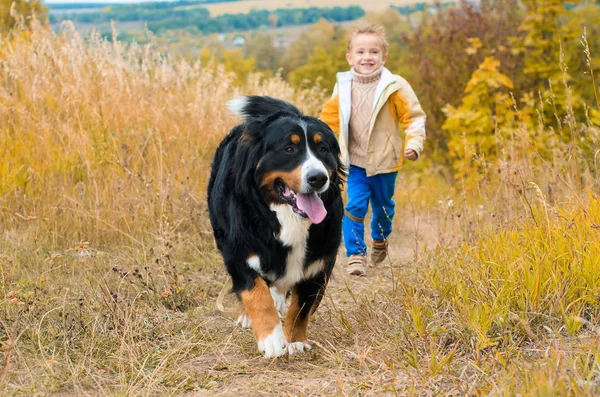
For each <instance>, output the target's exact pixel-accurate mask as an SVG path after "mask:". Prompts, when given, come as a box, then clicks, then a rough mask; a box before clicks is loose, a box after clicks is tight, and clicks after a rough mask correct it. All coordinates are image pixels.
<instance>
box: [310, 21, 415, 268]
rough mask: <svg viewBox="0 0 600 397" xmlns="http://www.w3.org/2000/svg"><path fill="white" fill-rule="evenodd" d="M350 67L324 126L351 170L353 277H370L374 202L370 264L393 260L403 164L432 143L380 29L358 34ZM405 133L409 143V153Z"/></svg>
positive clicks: (348, 227)
mask: <svg viewBox="0 0 600 397" xmlns="http://www.w3.org/2000/svg"><path fill="white" fill-rule="evenodd" d="M347 51H348V52H347V54H346V60H347V61H348V64H350V66H351V67H352V68H351V70H350V71H348V72H341V73H338V74H337V84H336V86H335V88H334V89H333V96H332V97H331V99H330V100H329V101H328V102H327V103H325V105H324V106H323V111H322V112H321V116H320V118H321V120H323V121H324V122H326V123H327V124H328V125H329V127H331V129H332V130H333V131H334V132H336V133H339V138H338V139H339V143H340V148H341V150H342V160H343V161H344V163H345V165H346V166H347V167H349V174H348V181H347V186H348V189H347V191H348V203H347V205H346V207H345V212H344V220H343V224H342V229H343V233H344V245H345V247H346V256H347V257H348V268H347V271H348V273H349V274H353V275H359V276H361V275H365V274H366V272H367V257H366V255H367V246H366V244H365V241H364V231H365V228H364V218H365V216H366V215H367V210H368V206H369V200H370V201H371V209H372V212H373V216H372V220H371V237H372V239H373V245H372V249H371V262H372V263H373V264H374V265H375V264H378V263H381V262H382V261H383V260H384V259H385V258H386V256H387V238H388V236H389V235H390V233H391V232H392V219H393V218H394V206H395V203H394V200H393V197H394V188H395V185H396V177H397V175H398V170H399V169H400V167H401V165H402V156H404V157H406V158H407V159H409V160H412V161H415V160H417V158H418V157H419V155H420V154H421V151H422V150H423V143H424V141H425V113H424V112H423V109H421V105H420V104H419V100H418V99H417V97H416V95H415V93H414V91H413V90H412V88H411V86H410V84H408V82H407V81H406V80H404V79H403V78H402V77H400V76H398V75H394V74H392V73H391V72H390V71H389V70H388V69H386V68H385V67H384V66H383V65H384V63H385V61H386V59H387V40H386V37H385V32H384V30H383V28H382V27H381V26H376V25H370V26H367V27H364V28H355V29H354V30H353V31H352V33H351V34H350V36H349V39H348V50H347ZM400 125H401V126H402V129H403V130H404V135H405V136H406V138H405V142H404V147H403V145H402V138H401V134H400V130H401V128H400Z"/></svg>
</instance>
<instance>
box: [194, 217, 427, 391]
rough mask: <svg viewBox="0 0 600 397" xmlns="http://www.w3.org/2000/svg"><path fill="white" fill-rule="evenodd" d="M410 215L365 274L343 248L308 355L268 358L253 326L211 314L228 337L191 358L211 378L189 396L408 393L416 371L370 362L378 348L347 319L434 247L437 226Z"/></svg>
mask: <svg viewBox="0 0 600 397" xmlns="http://www.w3.org/2000/svg"><path fill="white" fill-rule="evenodd" d="M406 219H407V221H406V222H404V224H402V225H400V226H398V227H396V231H395V232H394V234H393V235H392V237H391V239H390V255H389V260H388V261H386V263H384V264H383V265H381V266H378V267H372V266H370V267H369V269H368V274H367V275H366V276H364V277H356V276H350V275H348V274H347V273H346V269H345V257H344V255H343V249H340V255H339V256H338V262H337V264H336V267H335V269H334V273H333V277H332V279H331V281H330V283H329V285H328V289H327V294H326V298H325V299H324V300H323V302H322V304H321V307H320V308H319V310H318V312H317V315H316V316H315V318H314V319H313V320H312V321H311V324H310V325H309V337H310V338H311V341H312V342H313V343H314V346H315V348H314V349H313V350H311V351H310V352H308V353H307V354H304V355H298V356H291V357H285V358H279V359H275V360H267V359H264V358H263V357H262V356H261V355H260V354H259V352H258V350H257V349H256V344H255V341H254V338H253V335H252V333H251V332H250V331H249V330H242V329H240V328H239V327H237V326H236V324H235V322H234V321H233V319H229V318H224V317H222V316H220V315H219V313H217V312H216V311H213V312H212V313H211V314H210V315H209V319H208V323H209V324H211V325H210V328H211V329H212V330H213V331H215V332H220V333H225V334H227V335H228V336H227V337H226V338H224V340H223V342H222V343H221V344H220V345H219V346H218V348H217V349H215V350H213V351H210V352H207V354H205V355H203V356H202V357H197V358H196V359H195V360H193V361H192V362H190V365H193V366H195V367H196V370H197V371H199V372H200V373H201V374H202V376H203V377H204V378H203V382H198V383H197V384H196V386H195V389H196V391H194V392H191V393H190V395H193V396H205V395H206V396H209V395H210V396H213V395H214V396H230V395H236V396H262V395H269V396H270V395H278V396H279V395H294V396H296V395H302V396H322V395H363V396H366V395H378V396H379V395H394V394H395V393H394V390H396V391H397V392H398V393H400V394H403V393H402V392H401V391H402V390H404V391H405V392H406V390H407V387H408V385H410V384H411V380H410V377H409V375H408V374H407V373H405V372H403V371H398V370H393V369H390V368H386V367H385V365H383V364H382V363H381V362H377V361H371V360H370V359H369V350H370V348H371V347H370V346H368V343H367V344H365V343H363V342H361V340H360V336H358V335H359V334H360V333H356V334H353V333H352V332H350V331H347V330H345V329H344V322H345V321H346V319H344V317H345V318H347V319H350V318H353V316H355V314H356V312H357V311H359V310H364V309H361V308H360V306H361V304H360V302H363V301H365V300H369V299H372V297H373V296H374V294H377V293H380V292H381V291H389V290H390V289H391V288H392V284H393V281H392V280H393V277H394V278H396V277H398V275H399V274H402V273H404V272H406V271H407V270H410V268H411V267H414V266H415V263H417V262H418V261H416V260H415V259H419V258H418V257H419V255H420V253H419V251H420V250H421V251H422V249H423V247H424V246H425V244H428V245H429V246H430V247H431V246H434V244H435V232H436V231H435V230H434V228H433V227H432V226H431V225H430V224H428V222H424V221H423V219H421V220H418V221H417V222H415V219H413V218H411V217H406ZM348 321H350V320H348ZM348 327H350V325H348ZM383 342H385V341H383ZM198 388H200V390H199V391H198Z"/></svg>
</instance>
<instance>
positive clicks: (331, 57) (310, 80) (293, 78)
mask: <svg viewBox="0 0 600 397" xmlns="http://www.w3.org/2000/svg"><path fill="white" fill-rule="evenodd" d="M345 55H346V49H345V47H342V46H340V45H336V44H331V45H329V46H327V47H326V48H324V47H322V46H320V45H317V46H316V47H315V48H314V51H313V54H312V55H310V56H309V57H308V63H306V65H302V66H300V67H299V68H297V69H296V70H294V71H293V72H292V73H290V76H289V80H290V83H291V84H292V85H293V86H294V87H303V86H307V85H314V84H316V83H317V82H319V83H320V84H321V86H322V87H323V88H326V89H333V86H334V85H335V82H336V73H337V72H340V71H344V70H348V69H349V68H350V67H349V66H348V62H347V61H346V56H345Z"/></svg>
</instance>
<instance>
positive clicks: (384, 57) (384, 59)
mask: <svg viewBox="0 0 600 397" xmlns="http://www.w3.org/2000/svg"><path fill="white" fill-rule="evenodd" d="M387 55H388V54H387V53H386V54H385V55H384V56H383V62H382V63H385V61H387Z"/></svg>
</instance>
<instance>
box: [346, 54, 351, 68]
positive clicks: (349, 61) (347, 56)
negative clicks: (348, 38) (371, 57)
mask: <svg viewBox="0 0 600 397" xmlns="http://www.w3.org/2000/svg"><path fill="white" fill-rule="evenodd" d="M346 61H347V62H348V65H351V66H352V55H350V53H349V52H347V53H346Z"/></svg>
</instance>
